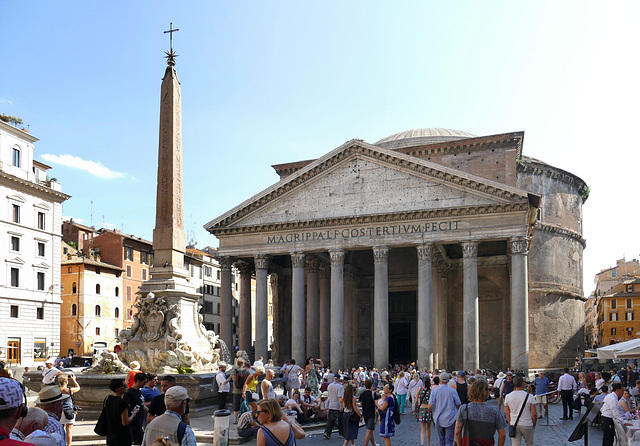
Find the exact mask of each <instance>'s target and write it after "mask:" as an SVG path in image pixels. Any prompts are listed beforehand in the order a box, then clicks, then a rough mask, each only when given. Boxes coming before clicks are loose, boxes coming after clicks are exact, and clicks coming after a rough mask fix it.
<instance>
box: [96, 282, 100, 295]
mask: <svg viewBox="0 0 640 446" xmlns="http://www.w3.org/2000/svg"><path fill="white" fill-rule="evenodd" d="M96 294H100V284H99V283H96Z"/></svg>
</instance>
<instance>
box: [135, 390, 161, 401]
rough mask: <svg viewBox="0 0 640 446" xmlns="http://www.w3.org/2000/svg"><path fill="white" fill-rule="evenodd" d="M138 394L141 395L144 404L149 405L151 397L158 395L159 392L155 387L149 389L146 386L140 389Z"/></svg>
mask: <svg viewBox="0 0 640 446" xmlns="http://www.w3.org/2000/svg"><path fill="white" fill-rule="evenodd" d="M140 393H142V396H143V397H144V402H145V403H150V402H151V400H152V399H153V397H156V396H158V395H160V391H159V390H158V388H157V387H154V388H153V389H150V388H148V387H147V386H144V387H142V388H141V389H140Z"/></svg>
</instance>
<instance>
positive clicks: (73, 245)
mask: <svg viewBox="0 0 640 446" xmlns="http://www.w3.org/2000/svg"><path fill="white" fill-rule="evenodd" d="M67 245H69V246H71V247H72V248H73V249H78V243H76V242H69V243H67Z"/></svg>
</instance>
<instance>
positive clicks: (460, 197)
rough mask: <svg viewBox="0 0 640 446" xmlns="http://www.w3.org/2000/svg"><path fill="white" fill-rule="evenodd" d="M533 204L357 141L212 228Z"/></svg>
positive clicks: (517, 193) (522, 195)
mask: <svg viewBox="0 0 640 446" xmlns="http://www.w3.org/2000/svg"><path fill="white" fill-rule="evenodd" d="M527 203H528V195H527V192H526V191H523V190H520V189H516V188H513V187H510V186H507V185H504V184H501V183H496V182H492V181H490V180H487V179H484V178H480V177H477V176H474V175H471V174H467V173H463V172H460V171H457V170H454V169H448V168H446V167H444V166H441V165H438V164H435V163H431V162H428V161H425V160H422V159H420V158H416V157H413V156H411V155H406V154H402V153H398V152H395V151H391V150H388V149H383V148H380V147H377V146H373V145H370V144H368V143H365V142H363V141H359V140H352V141H349V142H347V143H346V144H344V145H342V146H340V147H338V148H337V149H335V150H333V151H332V152H330V153H328V154H326V155H325V156H323V157H321V158H319V159H317V160H315V161H314V162H312V163H311V164H309V165H308V166H306V167H304V168H303V169H301V170H299V171H297V172H296V173H294V174H292V175H290V176H288V177H286V178H284V179H283V180H281V181H280V182H278V183H276V184H274V185H273V186H271V187H270V188H268V189H266V190H264V191H263V192H261V193H259V194H258V195H256V196H254V197H252V198H251V199H249V200H247V201H245V202H244V203H242V204H240V205H239V206H237V207H235V208H234V209H232V210H230V211H229V212H227V213H225V214H223V215H222V216H220V217H218V218H217V219H215V220H213V221H211V222H210V223H208V224H207V225H205V228H206V229H208V230H210V231H212V232H215V230H216V229H222V228H240V227H250V226H263V225H274V224H275V225H279V224H285V223H289V222H304V221H308V222H311V221H318V220H326V219H341V218H354V217H356V218H357V217H365V216H375V215H382V214H393V213H396V214H402V213H411V212H423V211H431V212H435V211H438V210H451V209H455V208H479V207H480V208H482V207H495V206H498V207H504V206H509V205H514V204H521V205H522V204H527Z"/></svg>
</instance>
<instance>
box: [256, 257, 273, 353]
mask: <svg viewBox="0 0 640 446" xmlns="http://www.w3.org/2000/svg"><path fill="white" fill-rule="evenodd" d="M254 261H255V264H256V330H255V333H256V334H255V336H256V345H255V352H256V353H255V357H256V358H258V357H260V356H262V357H263V358H264V359H265V360H266V359H267V358H268V357H269V339H268V336H269V333H268V330H269V327H268V325H267V323H268V321H267V316H268V314H269V313H268V310H269V308H268V305H269V304H268V298H267V274H268V272H269V256H268V255H266V254H258V255H256V256H255V258H254Z"/></svg>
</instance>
